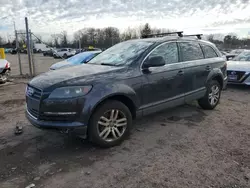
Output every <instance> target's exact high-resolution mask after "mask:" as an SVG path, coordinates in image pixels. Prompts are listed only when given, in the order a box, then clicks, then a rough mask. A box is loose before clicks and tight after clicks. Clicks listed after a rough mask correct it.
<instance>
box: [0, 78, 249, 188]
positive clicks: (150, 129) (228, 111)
mask: <svg viewBox="0 0 250 188" xmlns="http://www.w3.org/2000/svg"><path fill="white" fill-rule="evenodd" d="M26 82H27V80H14V82H12V83H8V84H6V85H2V86H0V107H1V108H0V187H1V188H15V187H20V188H23V187H26V186H28V185H30V184H32V183H33V184H35V187H48V188H51V187H53V188H57V187H58V188H68V187H74V188H78V187H83V188H85V187H86V188H90V187H91V188H111V187H119V188H121V187H126V188H136V187H138V188H141V187H142V188H161V187H162V188H168V187H169V188H172V187H173V188H203V187H204V188H232V187H233V188H235V187H238V188H249V187H250V121H249V117H250V88H247V87H229V88H228V89H227V90H226V91H224V92H223V93H222V99H221V102H220V104H219V106H218V107H217V108H216V109H215V110H213V111H204V110H202V109H200V108H199V107H198V106H197V104H196V103H195V102H194V103H192V104H187V105H185V106H181V107H177V108H174V109H170V110H167V111H165V112H162V113H158V114H155V115H151V116H149V117H146V118H143V119H140V120H136V121H135V122H134V126H135V127H134V130H133V131H132V135H131V136H130V138H129V139H128V140H126V141H125V142H124V143H122V144H121V145H120V146H117V147H113V148H110V149H100V148H97V147H93V146H92V145H91V144H89V143H88V142H86V141H83V140H81V139H80V138H76V137H74V136H67V135H62V134H60V133H57V132H48V131H43V130H38V129H37V128H34V127H33V126H32V125H30V123H28V122H27V120H26V119H25V116H24V110H25V99H24V98H25V96H24V90H25V84H26ZM17 124H18V125H22V126H23V131H24V132H23V134H21V135H19V136H15V135H14V127H15V126H16V125H17Z"/></svg>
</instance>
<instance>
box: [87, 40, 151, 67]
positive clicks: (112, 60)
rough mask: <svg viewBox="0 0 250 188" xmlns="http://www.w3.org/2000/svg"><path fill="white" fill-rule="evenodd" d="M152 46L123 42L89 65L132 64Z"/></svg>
mask: <svg viewBox="0 0 250 188" xmlns="http://www.w3.org/2000/svg"><path fill="white" fill-rule="evenodd" d="M152 44H153V43H152V42H147V41H135V40H134V41H126V42H122V43H119V44H116V45H114V46H112V47H111V48H109V49H107V50H105V51H104V52H102V53H101V54H99V55H98V56H96V57H95V58H93V59H92V60H90V61H89V62H88V64H99V65H111V66H122V65H125V64H130V63H131V62H132V61H133V60H135V59H136V58H137V57H138V56H140V55H141V53H142V52H144V51H145V50H146V49H147V48H148V47H149V46H150V45H152Z"/></svg>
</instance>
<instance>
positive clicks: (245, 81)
mask: <svg viewBox="0 0 250 188" xmlns="http://www.w3.org/2000/svg"><path fill="white" fill-rule="evenodd" d="M228 84H234V85H248V86H249V85H250V72H245V74H244V75H243V76H242V77H241V78H240V80H238V81H231V80H228Z"/></svg>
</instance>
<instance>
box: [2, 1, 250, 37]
mask: <svg viewBox="0 0 250 188" xmlns="http://www.w3.org/2000/svg"><path fill="white" fill-rule="evenodd" d="M0 4H1V7H0V12H1V17H0V25H3V26H5V27H8V28H11V25H12V23H13V21H15V22H16V25H17V27H18V28H19V29H24V17H25V16H27V17H28V18H29V25H30V28H31V29H32V31H33V32H41V33H42V32H47V33H57V32H60V31H62V30H66V31H68V33H70V34H72V33H74V32H75V31H77V30H79V29H81V28H83V27H105V26H115V27H118V28H120V29H124V28H126V27H128V26H134V25H138V24H142V23H145V22H149V23H150V24H151V25H152V26H154V27H161V28H175V29H181V30H190V31H193V30H194V29H197V28H200V30H202V28H203V29H204V28H205V29H206V28H207V29H208V30H209V28H210V27H211V28H213V27H220V28H221V27H223V25H225V26H228V25H231V26H234V25H235V24H246V23H247V22H249V17H250V3H249V0H189V1H188V0H168V1H166V0H136V1H135V0H95V1H93V0H32V1H31V0H8V1H5V0H0ZM3 18H4V19H3ZM3 26H2V27H3ZM239 27H240V26H239ZM249 28H250V25H249ZM208 30H207V31H208ZM220 30H221V29H220Z"/></svg>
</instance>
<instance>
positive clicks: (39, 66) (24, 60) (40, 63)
mask: <svg viewBox="0 0 250 188" xmlns="http://www.w3.org/2000/svg"><path fill="white" fill-rule="evenodd" d="M20 55H21V67H22V73H23V75H26V74H29V63H28V62H29V61H28V55H27V54H20ZM6 59H7V60H8V61H9V62H10V63H11V75H12V76H18V75H20V71H19V63H18V55H16V54H15V55H12V54H6ZM32 59H33V62H34V65H35V73H36V75H38V74H40V73H43V72H46V71H48V70H49V68H50V66H51V65H52V64H54V63H57V62H59V61H62V59H54V58H53V57H48V56H46V57H44V56H43V54H34V55H33V56H32Z"/></svg>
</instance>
